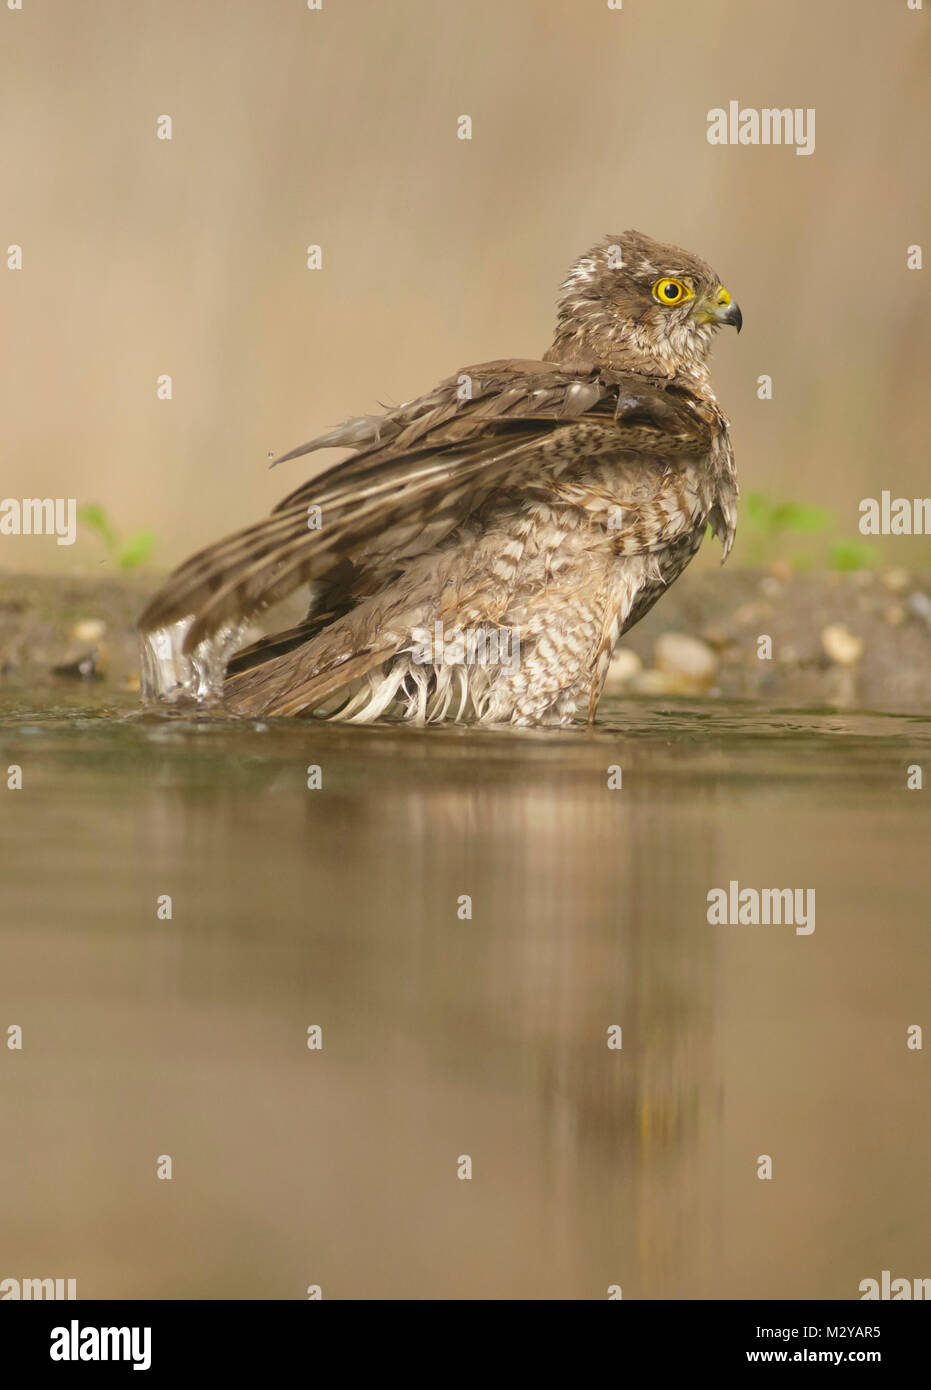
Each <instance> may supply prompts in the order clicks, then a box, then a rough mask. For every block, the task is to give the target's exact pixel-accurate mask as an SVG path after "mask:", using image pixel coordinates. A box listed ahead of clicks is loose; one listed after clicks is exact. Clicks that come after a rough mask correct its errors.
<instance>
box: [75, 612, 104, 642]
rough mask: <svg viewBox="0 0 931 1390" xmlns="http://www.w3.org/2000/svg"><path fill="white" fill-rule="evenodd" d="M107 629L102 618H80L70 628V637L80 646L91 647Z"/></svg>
mask: <svg viewBox="0 0 931 1390" xmlns="http://www.w3.org/2000/svg"><path fill="white" fill-rule="evenodd" d="M106 630H107V625H106V623H105V622H104V621H103V619H102V618H81V619H80V620H79V621H78V622H76V623H75V625H74V627H73V628H72V629H71V639H72V641H74V642H77V643H79V645H81V646H89V647H92V646H94V645H95V643H97V642H99V641H100V639H101V637H102V636H103V635H104V633H105V632H106Z"/></svg>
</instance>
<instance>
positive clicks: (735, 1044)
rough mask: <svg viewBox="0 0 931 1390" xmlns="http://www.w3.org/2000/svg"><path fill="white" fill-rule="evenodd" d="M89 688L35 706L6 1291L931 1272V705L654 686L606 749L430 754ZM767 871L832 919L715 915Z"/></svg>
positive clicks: (471, 738) (609, 719) (291, 1291)
mask: <svg viewBox="0 0 931 1390" xmlns="http://www.w3.org/2000/svg"><path fill="white" fill-rule="evenodd" d="M65 689H66V688H65V687H62V688H61V690H60V691H56V692H54V693H52V694H50V695H49V698H48V700H47V702H46V703H45V705H44V706H43V707H42V708H39V709H37V708H36V706H35V700H34V697H33V698H32V702H31V703H30V699H29V697H27V696H26V695H25V694H23V693H18V692H17V691H16V690H8V692H7V694H6V695H5V697H4V703H3V705H2V708H0V714H2V727H0V761H2V770H3V772H4V774H5V772H6V769H7V768H8V767H9V766H11V765H14V764H15V765H18V766H21V768H22V778H23V789H22V790H21V791H11V790H3V788H5V785H6V776H4V779H3V782H2V783H0V792H2V794H0V845H2V850H0V853H2V857H3V879H2V883H3V888H2V910H0V1039H2V1038H5V1037H6V1032H7V1028H8V1027H9V1026H10V1025H13V1024H16V1025H19V1026H20V1027H21V1028H22V1029H23V1049H22V1051H10V1050H9V1049H7V1048H6V1047H2V1048H0V1068H2V1074H0V1097H2V1121H3V1143H2V1146H0V1277H10V1276H12V1277H16V1278H23V1277H76V1278H77V1281H78V1296H79V1297H126V1298H136V1297H164V1298H172V1297H194V1298H227V1297H234V1298H238V1297H243V1298H247V1297H260V1298H266V1297H269V1298H301V1297H304V1296H306V1289H307V1287H308V1286H309V1285H312V1284H316V1285H320V1286H321V1287H322V1290H323V1294H324V1297H327V1298H340V1297H345V1298H378V1297H385V1296H392V1297H401V1298H435V1297H439V1298H447V1297H451V1298H475V1297H494V1298H565V1297H569V1298H604V1297H606V1295H607V1290H608V1287H609V1286H610V1285H615V1284H617V1285H620V1286H621V1287H622V1288H623V1294H624V1297H625V1298H635V1297H661V1298H676V1297H705V1298H707V1297H738V1298H740V1297H756V1296H760V1297H787V1298H807V1297H814V1298H827V1297H838V1298H856V1297H858V1284H859V1282H860V1280H861V1279H865V1278H869V1277H877V1278H878V1277H879V1274H880V1272H881V1271H882V1270H883V1269H889V1270H891V1271H892V1274H893V1277H898V1276H902V1277H908V1278H913V1277H919V1276H927V1275H929V1274H931V1269H929V1268H928V1260H927V1253H928V1249H929V1243H928V1235H929V1224H931V1223H929V1219H928V1218H929V1208H931V1202H929V1198H928V1187H927V1178H926V1174H927V1163H928V1154H929V1138H931V1133H929V1131H931V1124H929V1118H928V1103H927V1097H928V1084H927V1082H928V1076H927V1063H926V1060H925V1055H926V1054H925V1052H923V1051H911V1050H909V1049H908V1048H907V1047H906V1040H907V1029H908V1027H909V1025H912V1024H916V1023H919V1024H921V1023H923V1024H927V1023H928V1010H927V1006H928V998H929V965H931V950H929V945H928V934H929V933H928V907H927V904H928V888H929V870H928V844H929V820H928V809H927V808H928V796H929V792H927V791H909V790H908V789H907V785H906V780H907V768H908V767H909V766H910V765H920V766H922V767H923V769H924V774H925V777H927V776H928V774H929V772H931V720H929V719H928V718H924V717H908V718H904V717H894V716H885V715H880V714H847V713H844V714H839V713H836V712H831V711H812V712H805V711H798V710H792V711H779V710H771V709H762V708H760V707H758V706H753V705H750V704H748V705H738V704H730V705H724V704H719V703H712V702H707V701H705V702H695V703H689V702H687V701H673V700H661V701H655V700H623V701H620V700H617V701H613V702H612V701H607V702H606V703H605V704H603V705H602V709H601V711H600V722H599V725H598V726H597V727H596V729H595V730H594V731H587V730H584V729H579V730H573V731H562V732H561V731H553V730H547V731H544V732H539V733H537V732H519V731H518V732H514V731H497V730H465V729H460V728H431V729H428V730H423V731H419V730H415V729H408V728H400V729H395V728H390V727H371V728H366V727H363V728H355V727H352V728H347V727H341V726H329V725H309V724H306V723H298V722H289V721H274V720H273V721H267V722H264V723H241V722H235V721H229V720H222V719H209V718H198V719H190V718H185V717H183V716H182V717H167V718H159V717H153V716H151V715H144V714H141V713H140V712H139V711H138V709H137V708H136V706H135V701H134V699H133V697H132V696H129V695H126V696H120V697H118V698H117V699H116V700H114V699H113V698H112V697H107V698H106V699H105V700H104V702H103V703H101V704H91V703H90V700H89V697H88V694H87V692H86V691H85V690H84V689H80V688H79V689H76V690H75V691H74V692H73V693H71V692H68V693H67V694H63V693H61V691H64V690H65ZM308 767H319V768H320V776H321V779H322V786H321V787H320V788H319V789H316V790H311V789H308V786H307V781H308V772H307V769H308ZM612 767H615V768H617V767H619V768H620V769H621V782H622V786H621V788H620V789H615V790H612V789H609V786H608V781H609V775H610V774H609V769H610V768H612ZM615 780H617V776H616V774H615ZM732 879H734V880H737V881H738V882H739V884H740V886H741V887H744V886H748V887H756V888H764V887H793V888H794V887H798V888H813V889H815V891H816V904H817V909H816V926H815V930H814V931H813V932H812V933H811V934H810V935H797V934H796V932H795V930H794V929H793V927H791V926H720V925H715V926H712V925H709V923H708V922H707V920H706V911H707V902H706V899H707V893H708V891H709V889H711V888H713V887H723V888H727V886H728V883H729V882H730V880H732ZM163 895H168V896H170V898H171V917H170V920H167V919H166V918H164V916H163V917H162V918H160V917H159V914H158V903H159V899H160V898H162V897H163ZM464 895H468V896H469V897H470V898H471V914H472V915H471V918H470V919H469V918H464V917H463V916H461V915H460V914H461V912H463V911H464V909H463V908H462V907H461V906H460V900H461V899H462V897H463V896H464ZM163 913H164V908H163ZM311 1025H318V1026H319V1027H320V1028H321V1029H322V1037H323V1047H322V1049H321V1050H309V1049H308V1047H307V1045H306V1044H307V1030H308V1027H309V1026H311ZM613 1025H617V1026H618V1027H620V1028H621V1030H622V1032H621V1037H622V1043H623V1046H622V1048H621V1049H620V1050H612V1049H609V1047H608V1046H607V1040H608V1030H609V1029H610V1028H611V1027H612V1026H613ZM161 1155H169V1156H170V1157H171V1160H172V1178H171V1180H170V1181H165V1180H159V1179H158V1178H157V1176H156V1170H157V1165H158V1162H159V1158H160V1156H161ZM462 1155H468V1156H469V1157H470V1158H471V1163H472V1178H471V1180H469V1181H462V1180H460V1179H459V1178H458V1177H457V1168H458V1167H459V1164H460V1157H461V1156H462ZM760 1155H769V1156H770V1157H771V1159H772V1172H773V1176H772V1179H771V1180H770V1181H761V1180H760V1179H759V1178H758V1177H757V1164H758V1159H759V1156H760Z"/></svg>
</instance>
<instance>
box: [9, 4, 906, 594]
mask: <svg viewBox="0 0 931 1390" xmlns="http://www.w3.org/2000/svg"><path fill="white" fill-rule="evenodd" d="M927 18H928V16H927V14H926V13H916V12H912V11H909V10H908V8H907V6H906V3H905V0H887V2H886V3H884V4H876V3H873V0H817V3H813V0H780V3H779V4H773V3H771V0H743V2H742V3H741V4H739V5H736V4H728V3H723V0H703V2H702V3H696V0H668V3H659V0H626V3H625V4H624V8H623V10H621V11H620V12H614V11H611V10H609V9H608V8H607V5H606V4H605V3H603V0H601V3H597V2H596V0H590V2H588V0H586V2H585V3H582V0H571V3H570V0H563V2H562V3H560V2H558V0H507V3H502V0H469V3H454V0H443V2H442V3H436V2H435V0H434V3H426V0H420V2H419V3H418V2H417V0H392V3H391V4H386V3H384V2H383V0H354V2H353V3H349V2H348V0H344V2H342V3H341V2H340V0H324V8H323V10H322V11H319V12H311V11H308V10H307V9H306V6H305V4H304V0H274V3H263V4H254V3H246V0H236V2H235V3H230V0H159V3H155V0H148V3H134V4H132V5H127V4H126V3H125V0H93V2H92V3H91V2H90V0H49V2H48V3H44V4H39V3H37V0H24V9H23V11H22V12H20V13H18V12H9V11H8V10H7V8H6V6H5V5H3V6H2V8H0V92H2V98H0V100H2V112H0V116H2V129H3V141H2V146H0V188H2V191H3V197H2V206H0V248H2V249H3V251H4V261H3V262H0V296H2V300H0V312H2V316H3V325H4V331H3V335H2V340H0V381H2V409H0V458H2V473H0V496H13V497H23V496H36V495H39V496H66V497H67V496H76V497H77V498H78V501H79V503H86V502H100V503H102V504H103V505H104V506H105V507H106V509H107V511H108V513H109V515H110V517H111V518H112V520H113V522H114V524H115V525H116V527H117V528H118V529H119V530H120V531H121V532H123V533H128V532H130V531H133V530H135V529H137V528H140V527H151V528H153V529H154V530H155V532H156V533H157V537H158V547H157V550H156V552H155V556H154V562H155V563H156V564H157V565H159V566H165V565H167V564H169V563H173V562H174V561H176V560H178V559H180V558H181V557H182V556H183V555H184V554H185V553H186V552H187V551H189V550H190V549H191V548H193V547H195V546H198V545H200V544H201V543H204V542H206V541H207V540H210V539H212V538H215V537H216V536H217V535H219V534H220V533H222V532H223V531H225V530H228V529H230V528H232V527H234V526H238V525H240V524H242V523H245V522H247V521H249V520H251V519H253V518H254V517H255V516H256V515H257V514H260V513H262V512H264V511H266V510H268V509H269V508H270V507H271V506H272V505H273V504H274V503H275V502H276V501H277V500H278V498H279V497H281V496H283V495H284V493H285V492H286V491H288V490H290V489H291V488H292V487H293V486H295V485H296V484H297V483H298V482H299V481H300V480H301V478H302V477H303V476H304V475H305V473H306V463H304V462H300V461H299V462H297V463H292V464H290V465H285V466H284V467H283V468H282V469H281V470H279V471H278V472H277V473H272V474H269V473H268V472H267V469H266V463H267V460H268V455H269V453H270V452H272V453H279V452H282V451H284V450H286V449H288V448H290V447H292V446H293V445H295V444H296V443H298V442H300V441H301V440H303V439H305V438H308V437H309V436H310V435H312V434H314V433H315V432H317V431H319V430H321V429H323V428H325V427H326V426H328V425H331V424H334V423H336V422H337V421H339V420H340V419H342V418H344V417H345V416H347V415H350V414H359V413H364V412H369V411H373V410H375V409H377V406H378V402H380V401H381V402H386V403H390V402H396V401H398V400H406V399H409V398H410V397H412V396H414V395H417V394H420V392H422V391H424V390H426V389H427V388H429V387H430V386H431V385H433V384H434V382H435V381H436V380H438V379H439V378H441V377H443V376H446V375H449V374H450V373H452V372H453V371H455V370H456V369H457V368H458V367H460V366H463V365H466V364H469V363H473V362H477V361H481V360H483V359H487V358H491V357H498V356H502V355H508V354H516V355H535V354H538V353H540V352H542V350H543V349H544V348H545V347H546V346H547V345H548V343H549V340H550V333H551V328H552V322H553V305H554V298H555V293H556V289H557V286H558V284H559V281H560V280H561V279H562V277H563V276H564V274H565V272H566V270H567V268H568V266H569V265H570V263H571V262H572V260H573V259H574V258H575V257H576V256H577V255H578V254H579V253H580V252H582V251H583V250H584V249H585V248H587V247H588V245H590V244H591V243H592V242H593V241H594V240H596V239H597V238H599V237H601V236H602V235H603V234H605V233H607V232H611V233H615V232H620V231H622V230H623V229H624V228H626V227H629V226H634V227H638V228H640V229H641V230H643V231H646V232H649V233H650V234H652V235H654V236H657V237H659V238H661V239H664V240H669V241H673V242H676V243H679V244H682V245H685V246H686V247H688V248H689V249H691V250H693V251H695V252H697V253H699V254H700V255H703V256H705V257H706V258H707V259H709V260H711V262H712V263H713V264H714V265H715V267H716V268H717V270H718V271H719V273H720V274H721V277H722V279H723V280H724V283H725V284H726V285H727V286H728V287H729V288H730V289H731V291H732V293H733V294H734V296H735V297H736V298H737V299H738V300H739V302H740V304H741V306H742V308H743V311H744V316H745V321H746V327H745V330H744V332H743V334H742V336H741V338H740V339H739V341H738V340H735V339H734V337H733V336H731V335H726V336H724V337H723V338H721V339H719V342H718V346H717V352H716V365H715V382H716V387H717V389H718V393H719V396H720V398H721V400H722V402H723V403H724V405H725V407H726V408H727V409H728V410H729V412H730V413H731V415H732V419H733V425H734V438H735V445H736V449H737V456H738V465H739V468H740V472H741V479H742V484H743V488H744V492H745V493H746V492H750V491H763V492H764V493H766V494H767V495H769V496H770V497H772V498H774V499H776V500H780V501H781V500H798V501H804V502H811V503H820V504H826V505H829V506H832V507H833V508H834V510H835V512H836V514H837V517H838V524H839V526H840V528H841V529H842V530H843V531H844V532H846V533H848V534H856V525H857V515H858V514H857V504H858V502H859V500H860V498H861V497H864V496H873V495H878V493H879V491H880V490H881V489H882V488H889V489H891V490H892V492H893V494H902V495H906V496H918V495H921V494H922V493H924V492H927V490H928V489H927V483H926V479H925V473H926V470H925V466H924V465H925V457H924V451H923V449H922V447H921V433H922V427H923V426H924V420H925V402H924V395H925V392H926V390H927V387H926V382H927V377H928V365H929V340H928V335H927V331H926V324H927V291H926V284H927V281H926V278H925V276H926V273H927V272H916V271H909V270H907V268H906V263H905V261H906V247H907V246H908V245H909V244H910V243H914V242H918V243H922V242H923V241H924V239H925V236H926V226H927V220H926V214H927V186H926V185H927V180H926V154H925V149H924V130H925V124H926V122H925V119H924V112H923V103H922V89H921V72H922V70H924V71H927V66H928V56H927V51H926V49H927V37H926V36H927ZM923 49H925V52H924V53H923V52H922V50H923ZM922 59H924V61H923V62H922ZM731 99H735V100H738V101H739V102H740V103H741V105H744V106H755V107H762V106H778V107H785V106H791V107H795V106H801V107H806V108H807V107H814V108H815V109H816V111H817V117H816V149H815V153H814V154H813V155H811V156H810V157H807V158H803V157H799V156H797V155H796V154H795V153H794V151H793V150H792V149H790V148H775V147H770V148H764V147H741V146H736V147H715V146H711V145H709V144H708V143H707V139H706V131H707V120H706V114H707V111H708V110H709V109H710V108H711V107H716V106H721V107H726V106H727V103H728V101H729V100H731ZM464 113H467V114H469V115H470V116H471V117H472V119H473V123H474V138H473V140H472V141H471V142H463V141H460V140H458V139H457V138H456V121H457V117H458V116H459V115H461V114H464ZM162 114H168V115H170V116H171V117H172V120H173V125H174V138H173V140H172V141H171V142H166V141H161V140H158V139H156V133H155V132H156V119H157V117H158V116H160V115H162ZM14 242H15V243H19V244H21V245H22V246H23V249H24V262H25V264H24V269H23V271H22V272H21V273H12V272H10V271H8V270H6V269H5V267H4V262H5V250H6V247H7V246H8V245H9V244H10V243H14ZM309 243H319V244H320V245H322V247H323V256H324V268H323V270H322V271H320V272H310V271H308V270H307V269H306V267H305V248H306V247H307V245H308V244H309ZM163 372H168V373H170V374H171V375H172V377H173V381H174V399H173V401H171V402H170V403H166V402H160V401H159V400H157V398H156V378H157V376H158V374H159V373H163ZM764 372H765V373H768V374H770V375H771V376H772V377H773V381H774V399H773V400H772V401H769V402H760V401H759V400H758V399H757V396H756V382H757V377H758V376H759V374H760V373H764ZM334 457H335V456H334V455H325V456H323V457H322V459H321V465H320V466H322V464H323V463H325V462H330V461H332V459H333V458H334ZM746 534H747V533H746V531H745V532H744V544H745V545H746ZM890 546H891V550H890V549H889V547H890ZM736 553H737V557H738V563H739V561H740V556H741V539H740V537H738V548H737V552H736ZM884 555H885V556H886V557H887V558H888V557H889V556H890V555H891V556H893V557H894V558H895V559H896V560H897V561H901V562H902V563H904V564H906V565H909V564H915V563H918V562H920V561H925V560H927V559H928V557H929V543H928V541H927V539H924V540H916V539H911V540H908V539H903V540H895V541H892V542H891V543H886V549H885V550H884ZM702 558H703V560H704V561H705V562H706V563H708V562H709V561H710V559H711V558H714V559H715V560H716V558H717V556H716V554H715V555H714V556H712V555H711V552H710V548H709V551H708V553H707V554H706V555H704V556H703V557H702ZM744 558H746V552H745V553H744ZM102 563H109V562H104V561H103V550H102V548H101V546H100V543H99V541H98V540H97V539H96V538H95V537H94V536H93V535H83V536H81V537H80V538H79V541H78V544H77V545H76V546H75V547H74V548H73V549H70V550H69V549H67V548H65V547H59V546H56V545H55V544H54V542H53V541H51V540H50V539H48V538H45V537H29V538H26V537H24V538H17V539H15V540H10V539H8V538H4V539H3V541H2V549H0V568H8V569H50V568H55V567H60V568H67V567H72V566H74V565H76V564H77V565H81V566H84V567H85V568H91V569H93V568H95V567H96V566H98V565H100V564H102Z"/></svg>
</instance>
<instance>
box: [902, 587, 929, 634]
mask: <svg viewBox="0 0 931 1390" xmlns="http://www.w3.org/2000/svg"><path fill="white" fill-rule="evenodd" d="M908 608H909V612H911V613H914V615H915V617H916V618H924V620H925V622H926V623H927V624H928V626H929V627H931V598H928V595H927V594H923V593H922V592H921V590H920V589H916V590H915V592H914V593H913V594H909V596H908Z"/></svg>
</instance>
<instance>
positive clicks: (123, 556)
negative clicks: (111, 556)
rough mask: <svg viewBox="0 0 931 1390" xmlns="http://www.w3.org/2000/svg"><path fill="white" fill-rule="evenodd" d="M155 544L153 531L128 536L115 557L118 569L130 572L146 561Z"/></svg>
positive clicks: (138, 532)
mask: <svg viewBox="0 0 931 1390" xmlns="http://www.w3.org/2000/svg"><path fill="white" fill-rule="evenodd" d="M154 544H155V532H154V531H137V532H136V533H135V535H133V536H130V537H129V539H128V541H127V542H126V544H125V545H124V546H123V547H122V549H121V550H120V553H119V555H118V556H117V561H118V563H119V566H120V569H124V570H131V569H135V568H136V566H137V565H141V564H142V563H143V562H144V561H145V560H147V559H148V557H149V554H150V552H151V550H152V547H153V546H154Z"/></svg>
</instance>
